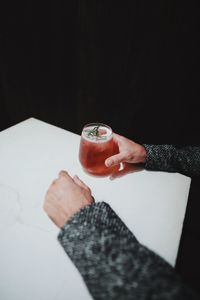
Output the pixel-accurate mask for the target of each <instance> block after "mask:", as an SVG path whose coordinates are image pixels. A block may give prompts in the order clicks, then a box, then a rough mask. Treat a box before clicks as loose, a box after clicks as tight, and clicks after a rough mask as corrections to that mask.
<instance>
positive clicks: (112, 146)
mask: <svg viewBox="0 0 200 300" xmlns="http://www.w3.org/2000/svg"><path fill="white" fill-rule="evenodd" d="M118 152H119V151H118V147H117V145H116V143H115V142H114V140H113V132H112V129H111V127H110V126H108V125H105V124H102V123H91V124H87V125H85V126H84V127H83V130H82V134H81V141H80V148H79V160H80V163H81V165H82V167H83V169H84V171H85V172H87V173H89V174H92V175H97V176H107V175H109V174H112V173H113V172H115V171H116V170H117V169H118V166H117V167H116V166H115V167H106V165H105V160H106V159H107V158H108V157H110V156H112V155H114V154H117V153H118Z"/></svg>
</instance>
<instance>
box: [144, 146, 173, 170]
mask: <svg viewBox="0 0 200 300" xmlns="http://www.w3.org/2000/svg"><path fill="white" fill-rule="evenodd" d="M143 146H144V147H145V149H146V152H147V158H146V163H145V169H147V170H153V171H162V170H166V171H171V170H170V167H171V166H170V163H171V159H172V155H173V149H174V147H173V146H171V145H147V144H143Z"/></svg>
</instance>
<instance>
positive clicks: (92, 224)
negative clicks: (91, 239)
mask: <svg viewBox="0 0 200 300" xmlns="http://www.w3.org/2000/svg"><path fill="white" fill-rule="evenodd" d="M104 228H106V229H109V230H111V231H114V232H116V231H117V232H118V233H119V234H120V233H124V232H127V233H128V234H132V233H131V232H130V231H129V229H128V228H127V227H126V226H125V224H124V223H123V222H122V220H121V219H120V218H119V217H118V216H117V215H116V213H115V212H114V211H113V210H112V208H111V207H110V206H109V205H108V204H107V203H105V202H97V203H93V204H91V205H88V206H86V207H84V208H83V209H81V210H80V211H79V212H77V213H76V214H75V215H74V216H73V217H72V218H71V219H70V220H69V221H68V222H67V223H66V224H65V225H64V227H63V228H62V229H61V230H60V232H59V235H58V240H59V241H60V243H61V244H63V241H64V240H65V241H66V239H70V240H72V239H76V238H78V239H80V238H81V239H82V238H84V236H86V235H88V234H90V233H92V232H93V231H95V230H102V229H104Z"/></svg>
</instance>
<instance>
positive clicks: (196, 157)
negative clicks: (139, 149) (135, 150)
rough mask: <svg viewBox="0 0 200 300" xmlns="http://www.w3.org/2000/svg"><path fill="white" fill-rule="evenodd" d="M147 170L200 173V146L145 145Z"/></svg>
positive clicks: (188, 174) (190, 174)
mask: <svg viewBox="0 0 200 300" xmlns="http://www.w3.org/2000/svg"><path fill="white" fill-rule="evenodd" d="M144 147H145V149H146V152H147V157H146V163H145V168H146V169H147V170H155V171H166V172H179V173H181V174H184V175H187V176H190V177H193V176H199V175H200V147H194V146H187V147H181V148H177V147H175V146H173V145H144Z"/></svg>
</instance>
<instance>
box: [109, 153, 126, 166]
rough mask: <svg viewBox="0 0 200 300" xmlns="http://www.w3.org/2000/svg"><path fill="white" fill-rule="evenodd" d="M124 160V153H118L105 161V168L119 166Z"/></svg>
mask: <svg viewBox="0 0 200 300" xmlns="http://www.w3.org/2000/svg"><path fill="white" fill-rule="evenodd" d="M125 160H126V153H123V152H121V153H118V154H115V155H113V156H110V157H109V158H107V159H106V160H105V165H106V167H112V166H115V165H119V164H120V163H121V162H123V161H125Z"/></svg>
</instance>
